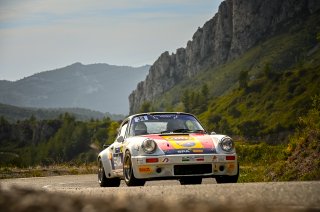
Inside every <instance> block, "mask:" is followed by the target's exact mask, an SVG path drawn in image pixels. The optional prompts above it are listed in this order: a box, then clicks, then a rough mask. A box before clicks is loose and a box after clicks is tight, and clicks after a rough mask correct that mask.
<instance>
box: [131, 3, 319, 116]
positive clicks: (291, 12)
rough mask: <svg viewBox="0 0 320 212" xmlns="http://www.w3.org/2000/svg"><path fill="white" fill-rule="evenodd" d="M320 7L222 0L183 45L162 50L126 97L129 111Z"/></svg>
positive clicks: (307, 4)
mask: <svg viewBox="0 0 320 212" xmlns="http://www.w3.org/2000/svg"><path fill="white" fill-rule="evenodd" d="M319 8H320V1H319V0H281V1H279V0H225V1H223V2H222V3H221V5H220V6H219V10H218V12H217V14H216V15H215V16H214V17H213V18H212V19H211V20H209V21H208V22H206V23H205V24H204V26H203V27H202V28H198V30H197V31H196V32H195V34H194V35H193V37H192V41H188V43H187V46H186V48H180V49H177V51H176V53H175V54H171V55H170V54H169V53H168V52H164V53H163V54H162V55H161V56H160V57H159V58H158V60H157V61H155V63H154V64H153V65H152V66H151V68H150V70H149V74H148V76H147V77H146V79H145V81H142V82H140V83H139V84H138V86H137V88H136V90H134V91H133V92H132V93H131V95H130V96H129V102H130V113H131V114H132V113H136V112H138V111H139V108H140V106H141V105H142V104H143V102H145V101H150V102H153V101H155V100H156V98H157V97H158V96H159V95H161V94H163V93H164V92H165V91H167V90H168V89H170V88H172V87H173V86H174V85H176V84H177V83H179V82H180V81H181V80H183V79H185V78H190V77H192V76H194V75H196V74H197V73H198V72H199V71H201V70H203V69H205V68H207V67H215V66H217V65H220V64H223V63H226V62H228V61H231V60H233V59H236V58H237V57H239V56H240V55H242V54H243V53H245V52H246V51H247V50H248V49H250V48H252V47H253V46H254V45H255V44H257V43H258V42H259V41H261V40H262V39H266V38H268V37H270V36H272V35H273V34H274V33H275V32H276V31H277V30H279V29H281V28H282V27H285V26H286V25H287V24H290V23H291V22H292V21H295V20H296V18H303V17H305V16H308V15H310V14H312V13H314V12H316V11H318V10H319Z"/></svg>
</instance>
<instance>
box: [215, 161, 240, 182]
mask: <svg viewBox="0 0 320 212" xmlns="http://www.w3.org/2000/svg"><path fill="white" fill-rule="evenodd" d="M239 173H240V169H239V163H238V173H237V174H236V175H232V176H227V175H222V176H216V177H215V178H216V181H217V183H218V184H221V183H236V182H238V178H239Z"/></svg>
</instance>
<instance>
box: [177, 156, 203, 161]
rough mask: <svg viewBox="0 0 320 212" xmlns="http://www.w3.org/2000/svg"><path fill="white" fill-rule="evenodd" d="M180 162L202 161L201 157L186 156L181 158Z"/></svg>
mask: <svg viewBox="0 0 320 212" xmlns="http://www.w3.org/2000/svg"><path fill="white" fill-rule="evenodd" d="M181 160H182V162H186V161H204V157H203V156H186V157H182V158H181Z"/></svg>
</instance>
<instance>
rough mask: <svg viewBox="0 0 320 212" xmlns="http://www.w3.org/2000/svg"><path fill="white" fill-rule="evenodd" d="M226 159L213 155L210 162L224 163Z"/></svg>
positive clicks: (222, 156)
mask: <svg viewBox="0 0 320 212" xmlns="http://www.w3.org/2000/svg"><path fill="white" fill-rule="evenodd" d="M225 159H226V157H225V156H224V155H214V156H213V157H212V162H224V161H225Z"/></svg>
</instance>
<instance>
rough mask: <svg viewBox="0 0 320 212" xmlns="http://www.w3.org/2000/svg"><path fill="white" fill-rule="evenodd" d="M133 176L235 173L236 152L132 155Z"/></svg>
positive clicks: (142, 177) (203, 175)
mask: <svg viewBox="0 0 320 212" xmlns="http://www.w3.org/2000/svg"><path fill="white" fill-rule="evenodd" d="M131 161H132V167H133V172H134V176H135V177H136V178H138V179H152V178H181V177H184V176H202V177H210V176H212V177H214V176H221V175H228V176H232V175H237V173H238V165H237V164H238V162H237V155H236V154H190V155H189V154H188V155H161V156H132V158H131Z"/></svg>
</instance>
